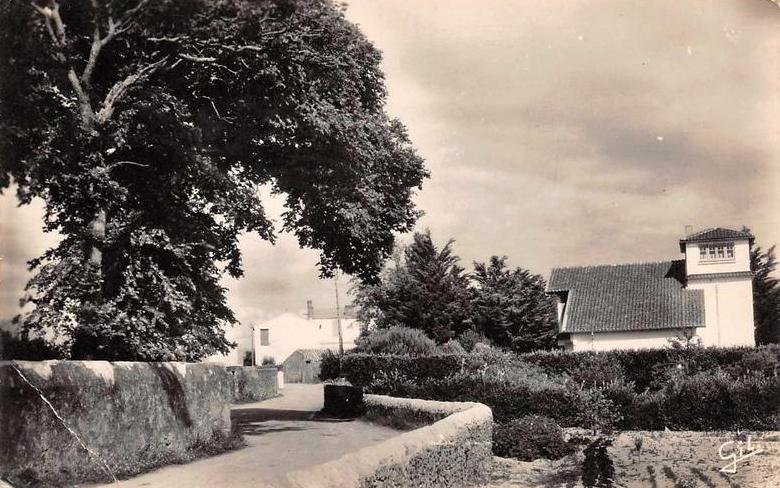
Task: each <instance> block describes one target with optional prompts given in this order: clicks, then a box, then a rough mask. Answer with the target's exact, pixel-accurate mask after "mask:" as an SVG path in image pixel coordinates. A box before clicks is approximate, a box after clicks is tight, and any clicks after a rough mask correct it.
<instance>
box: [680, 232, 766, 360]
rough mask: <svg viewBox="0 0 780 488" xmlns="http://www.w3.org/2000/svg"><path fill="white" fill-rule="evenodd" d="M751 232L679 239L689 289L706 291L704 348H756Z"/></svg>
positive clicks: (701, 234)
mask: <svg viewBox="0 0 780 488" xmlns="http://www.w3.org/2000/svg"><path fill="white" fill-rule="evenodd" d="M753 240H754V237H753V235H752V234H750V233H749V232H745V231H738V230H732V229H723V228H720V227H716V228H711V229H705V230H703V231H700V232H696V233H694V234H691V235H688V236H686V237H685V238H683V239H681V240H680V251H681V252H682V253H684V254H685V275H686V287H687V288H689V289H692V290H703V291H704V318H705V326H704V327H701V328H699V329H698V330H697V335H698V336H699V337H700V338H701V339H702V343H703V344H704V345H705V346H720V347H727V346H755V337H754V334H755V332H754V324H753V273H752V272H751V271H750V246H751V245H752V244H753Z"/></svg>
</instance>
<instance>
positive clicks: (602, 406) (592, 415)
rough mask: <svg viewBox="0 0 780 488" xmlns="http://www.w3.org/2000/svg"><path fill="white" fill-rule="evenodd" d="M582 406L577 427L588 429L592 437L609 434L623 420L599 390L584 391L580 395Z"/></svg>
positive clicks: (610, 401) (613, 405) (612, 404)
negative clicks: (600, 433) (598, 434)
mask: <svg viewBox="0 0 780 488" xmlns="http://www.w3.org/2000/svg"><path fill="white" fill-rule="evenodd" d="M582 406H583V408H581V409H580V413H579V416H578V417H577V425H579V426H581V427H584V428H586V429H590V430H591V431H592V432H593V435H596V434H597V433H599V432H602V433H605V434H609V433H611V432H612V430H613V429H614V428H615V426H616V425H617V424H618V422H620V421H622V420H623V415H622V414H621V413H620V412H619V411H618V409H617V407H616V406H615V404H614V403H613V402H612V400H610V399H609V398H607V396H606V395H605V394H604V391H603V390H602V389H601V388H591V389H589V390H585V391H584V392H583V395H582Z"/></svg>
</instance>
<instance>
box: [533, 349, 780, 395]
mask: <svg viewBox="0 0 780 488" xmlns="http://www.w3.org/2000/svg"><path fill="white" fill-rule="evenodd" d="M520 358H521V359H522V361H524V362H527V363H531V364H536V365H538V366H540V367H542V368H543V369H544V370H545V371H548V372H550V373H557V374H567V375H569V376H570V377H572V378H582V377H583V375H588V373H592V374H593V376H594V377H599V376H601V377H602V378H603V379H602V381H605V382H608V381H610V380H613V379H617V378H615V375H614V374H610V373H611V372H610V371H605V370H607V369H608V367H607V365H611V366H612V367H613V368H615V369H616V370H619V371H620V372H621V373H620V375H621V376H622V379H624V380H625V381H628V382H632V383H634V385H635V387H636V389H637V390H638V391H642V390H644V389H646V388H650V387H652V386H653V383H654V380H655V379H656V376H657V375H658V373H659V368H663V367H668V366H673V365H677V364H680V365H682V366H683V367H684V368H686V370H687V372H688V373H689V374H690V373H695V372H700V371H708V370H714V369H717V368H718V367H720V368H726V369H732V370H734V372H735V373H736V374H748V373H749V372H750V371H751V370H755V369H756V368H761V369H774V370H777V365H778V364H779V363H780V344H771V345H768V346H760V347H758V348H755V349H754V348H748V347H730V348H688V349H673V348H666V349H641V350H615V351H600V352H596V351H581V352H564V351H541V352H532V353H526V354H522V355H520ZM605 373H606V374H605ZM586 383H587V381H586Z"/></svg>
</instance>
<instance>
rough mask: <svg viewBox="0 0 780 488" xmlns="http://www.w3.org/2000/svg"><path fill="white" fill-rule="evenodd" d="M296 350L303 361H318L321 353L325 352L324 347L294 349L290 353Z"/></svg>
mask: <svg viewBox="0 0 780 488" xmlns="http://www.w3.org/2000/svg"><path fill="white" fill-rule="evenodd" d="M296 352H298V353H301V356H303V360H304V361H319V360H320V359H322V353H324V352H325V349H296V350H295V351H293V353H292V354H295V353H296ZM292 354H290V356H292Z"/></svg>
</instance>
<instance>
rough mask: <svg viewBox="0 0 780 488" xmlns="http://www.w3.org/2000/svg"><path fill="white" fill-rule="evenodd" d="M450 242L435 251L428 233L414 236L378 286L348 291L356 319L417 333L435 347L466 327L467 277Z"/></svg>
mask: <svg viewBox="0 0 780 488" xmlns="http://www.w3.org/2000/svg"><path fill="white" fill-rule="evenodd" d="M453 242H454V241H453V240H449V241H448V242H447V243H446V244H445V245H444V246H443V247H442V248H441V249H439V248H438V247H437V246H436V245H435V244H434V242H433V240H432V239H431V234H430V231H426V232H424V233H420V232H417V233H415V234H414V237H413V241H412V243H411V244H410V245H409V246H408V247H406V248H405V249H404V250H403V252H402V256H401V253H398V254H397V255H396V257H395V259H394V260H392V261H391V263H390V264H389V265H388V267H387V268H386V269H385V271H384V272H383V274H382V276H381V280H380V281H379V282H378V283H374V284H372V283H358V284H357V286H355V287H354V294H355V301H354V304H355V306H356V308H357V312H358V318H359V319H360V320H361V321H362V322H363V323H364V324H367V323H371V324H372V325H373V326H374V327H376V328H389V327H393V326H406V327H411V328H415V329H421V330H423V331H424V332H425V333H426V335H428V337H430V338H432V339H434V340H435V341H437V342H439V343H443V342H446V341H447V340H449V339H451V338H453V337H456V336H458V335H459V334H461V333H462V332H464V331H465V330H467V329H468V328H469V317H470V308H471V305H470V302H469V290H468V286H469V281H468V280H469V279H468V275H467V274H466V273H465V272H464V270H463V268H462V267H460V266H459V265H458V261H459V258H458V257H457V256H456V255H455V254H454V253H453V250H452V244H453Z"/></svg>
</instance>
